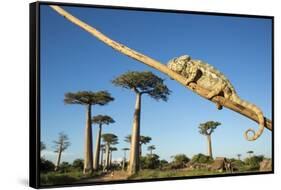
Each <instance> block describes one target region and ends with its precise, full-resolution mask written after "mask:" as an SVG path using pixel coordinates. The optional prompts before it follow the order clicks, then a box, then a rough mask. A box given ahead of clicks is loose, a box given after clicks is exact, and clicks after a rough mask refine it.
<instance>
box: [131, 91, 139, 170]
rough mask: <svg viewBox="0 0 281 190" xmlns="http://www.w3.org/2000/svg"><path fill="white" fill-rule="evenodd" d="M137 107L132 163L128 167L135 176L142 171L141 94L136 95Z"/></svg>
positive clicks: (132, 143)
mask: <svg viewBox="0 0 281 190" xmlns="http://www.w3.org/2000/svg"><path fill="white" fill-rule="evenodd" d="M136 95H137V96H136V105H135V113H134V121H133V128H132V138H131V148H130V159H129V160H130V162H129V167H128V173H129V174H130V175H133V174H135V173H137V172H138V171H139V169H140V165H139V161H140V150H139V148H140V146H139V141H140V112H141V94H140V93H136Z"/></svg>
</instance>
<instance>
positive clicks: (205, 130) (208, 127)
mask: <svg viewBox="0 0 281 190" xmlns="http://www.w3.org/2000/svg"><path fill="white" fill-rule="evenodd" d="M219 125H221V123H219V122H215V121H208V122H206V123H201V124H200V125H199V133H200V134H202V135H205V136H206V137H207V141H208V155H209V157H210V158H213V152H212V141H211V134H212V133H213V132H214V130H215V129H216V128H217V126H219Z"/></svg>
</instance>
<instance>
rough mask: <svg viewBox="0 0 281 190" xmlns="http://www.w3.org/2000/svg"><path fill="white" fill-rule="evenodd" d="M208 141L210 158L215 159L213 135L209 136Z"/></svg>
mask: <svg viewBox="0 0 281 190" xmlns="http://www.w3.org/2000/svg"><path fill="white" fill-rule="evenodd" d="M207 141H208V154H209V156H210V158H213V150H212V141H211V135H207Z"/></svg>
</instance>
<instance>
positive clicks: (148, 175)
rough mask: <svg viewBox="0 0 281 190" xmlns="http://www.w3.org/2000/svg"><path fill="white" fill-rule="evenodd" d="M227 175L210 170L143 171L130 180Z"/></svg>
mask: <svg viewBox="0 0 281 190" xmlns="http://www.w3.org/2000/svg"><path fill="white" fill-rule="evenodd" d="M214 174H216V175H217V174H225V173H222V172H215V171H208V170H202V169H201V170H141V171H140V172H139V173H137V174H135V175H132V176H130V177H129V178H128V179H154V178H168V177H183V176H202V175H214Z"/></svg>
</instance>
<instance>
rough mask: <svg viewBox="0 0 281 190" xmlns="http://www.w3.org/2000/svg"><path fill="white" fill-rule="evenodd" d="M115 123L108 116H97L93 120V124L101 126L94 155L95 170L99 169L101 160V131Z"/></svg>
mask: <svg viewBox="0 0 281 190" xmlns="http://www.w3.org/2000/svg"><path fill="white" fill-rule="evenodd" d="M114 122H115V121H114V120H113V119H112V118H111V117H110V116H108V115H97V116H94V117H93V119H92V123H94V124H97V125H98V126H99V130H98V133H97V140H96V148H95V153H94V166H93V167H94V170H98V169H99V158H100V144H101V131H102V126H103V125H109V124H110V123H114Z"/></svg>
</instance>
